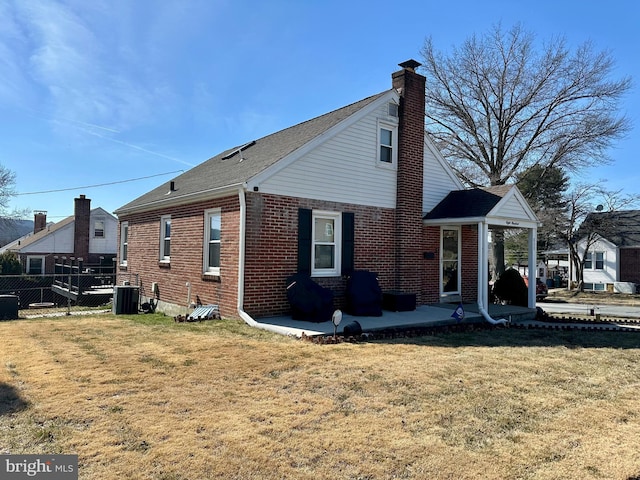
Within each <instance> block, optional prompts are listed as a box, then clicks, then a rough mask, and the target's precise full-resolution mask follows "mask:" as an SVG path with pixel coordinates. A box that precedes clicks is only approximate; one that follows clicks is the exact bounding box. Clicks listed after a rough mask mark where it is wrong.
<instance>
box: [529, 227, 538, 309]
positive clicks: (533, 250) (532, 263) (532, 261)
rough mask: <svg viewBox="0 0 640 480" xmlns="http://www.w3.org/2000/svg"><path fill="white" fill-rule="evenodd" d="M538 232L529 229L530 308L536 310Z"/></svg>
mask: <svg viewBox="0 0 640 480" xmlns="http://www.w3.org/2000/svg"><path fill="white" fill-rule="evenodd" d="M537 244H538V232H537V230H536V229H535V228H530V229H529V275H528V277H529V298H528V302H527V303H528V304H529V305H528V306H529V308H536V279H537V278H538V262H537V258H536V257H537V256H538V248H537Z"/></svg>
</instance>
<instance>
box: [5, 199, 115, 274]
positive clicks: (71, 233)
mask: <svg viewBox="0 0 640 480" xmlns="http://www.w3.org/2000/svg"><path fill="white" fill-rule="evenodd" d="M74 202H75V203H74V215H72V216H70V217H67V218H65V219H64V220H61V221H60V222H57V223H47V213H46V212H44V211H37V212H35V213H34V231H33V233H30V234H28V235H25V236H24V237H22V238H19V239H18V240H15V241H13V242H11V243H9V244H8V245H5V246H4V247H2V248H0V253H2V252H5V251H11V252H15V253H16V254H17V255H18V257H19V259H20V262H21V264H22V269H23V272H24V273H27V274H29V275H44V274H51V273H54V270H55V263H56V258H57V259H58V261H59V262H62V261H63V260H62V258H63V257H64V258H65V262H66V263H68V264H71V263H72V260H71V259H72V258H73V263H74V265H77V264H78V261H79V259H82V262H83V265H84V266H86V267H89V266H98V265H101V266H108V267H111V268H113V259H114V258H115V256H116V253H117V250H118V238H117V235H118V220H117V219H116V217H114V216H113V215H111V214H110V213H109V212H107V211H105V210H104V209H102V208H94V209H91V200H90V199H88V198H86V197H85V196H84V195H80V197H79V198H76V199H75V200H74Z"/></svg>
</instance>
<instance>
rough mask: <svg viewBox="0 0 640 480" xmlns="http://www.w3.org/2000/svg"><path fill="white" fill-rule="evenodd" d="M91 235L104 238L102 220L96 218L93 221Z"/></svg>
mask: <svg viewBox="0 0 640 480" xmlns="http://www.w3.org/2000/svg"><path fill="white" fill-rule="evenodd" d="M93 236H94V237H96V238H104V220H96V221H95V222H94V223H93Z"/></svg>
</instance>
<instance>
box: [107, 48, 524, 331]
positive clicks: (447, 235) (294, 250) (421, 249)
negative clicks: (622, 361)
mask: <svg viewBox="0 0 640 480" xmlns="http://www.w3.org/2000/svg"><path fill="white" fill-rule="evenodd" d="M400 66H401V67H402V68H401V70H399V71H397V72H395V73H393V74H392V88H391V89H390V90H387V91H384V92H382V93H379V94H377V95H373V96H371V97H368V98H365V99H363V100H360V101H358V102H356V103H353V104H351V105H348V106H346V107H343V108H340V109H338V110H335V111H332V112H330V113H327V114H325V115H322V116H320V117H317V118H314V119H311V120H309V121H306V122H303V123H301V124H298V125H295V126H293V127H290V128H287V129H285V130H282V131H279V132H276V133H274V134H271V135H268V136H266V137H263V138H260V139H257V140H254V141H250V142H248V143H245V144H244V145H241V146H238V147H234V148H231V149H230V150H227V151H225V152H222V153H221V154H219V155H217V156H215V157H213V158H211V159H209V160H207V161H205V162H204V163H201V164H200V165H197V166H196V167H194V168H193V169H191V170H189V171H187V172H185V173H183V174H181V175H180V176H178V177H176V178H174V179H173V180H171V181H170V182H167V183H165V184H164V185H161V186H160V187H158V188H156V189H154V190H152V191H150V192H148V193H145V194H143V195H142V196H140V197H138V198H136V199H135V200H133V201H131V202H129V203H127V204H126V205H123V206H122V207H120V208H118V209H117V210H116V211H115V214H116V215H117V216H118V218H119V221H120V234H119V235H120V249H119V259H118V265H119V268H120V271H121V272H123V273H124V272H126V273H127V274H129V275H131V274H134V275H137V276H138V278H139V281H140V287H141V294H142V297H143V298H150V297H156V299H157V301H158V309H159V310H160V311H164V312H166V313H168V314H173V315H176V314H178V313H185V309H188V308H189V307H190V306H193V304H194V303H196V302H197V301H198V300H199V301H200V302H202V303H203V304H208V303H211V304H217V305H219V308H220V313H221V315H222V316H223V317H238V316H239V317H242V318H245V320H247V319H251V318H262V317H268V316H275V315H283V314H286V313H287V312H288V309H289V305H288V302H287V298H286V292H285V287H286V279H287V277H288V276H290V275H292V274H293V273H296V272H305V273H309V274H310V275H311V277H312V278H313V279H314V280H315V281H316V282H317V283H319V284H320V285H322V286H324V287H327V288H330V289H331V290H332V291H333V292H334V298H335V306H336V308H339V307H341V306H342V305H343V302H344V289H345V284H346V277H347V276H348V275H349V274H350V272H352V271H353V270H369V271H373V272H376V273H377V274H378V278H379V282H380V286H381V288H382V289H383V290H393V291H400V292H407V293H411V294H415V296H416V302H417V304H426V303H435V302H441V301H445V300H451V299H453V298H455V299H456V301H457V300H463V301H469V302H476V301H477V302H478V303H481V305H486V304H487V299H488V291H487V290H488V278H487V275H488V273H487V270H488V268H487V265H488V262H487V240H486V239H487V237H488V228H489V225H499V226H504V227H507V226H510V227H513V226H519V227H522V228H527V229H529V232H530V235H529V236H530V249H531V250H532V252H533V258H534V259H535V232H536V225H537V220H536V218H535V215H534V214H533V212H532V211H531V209H530V208H529V207H528V205H527V204H526V201H524V199H523V198H522V195H521V194H520V192H519V191H518V190H517V188H515V187H511V188H510V187H502V188H499V189H497V190H496V189H488V190H482V189H474V190H465V189H464V187H463V185H462V183H461V182H460V180H459V179H458V178H457V177H456V175H455V174H454V173H453V171H452V170H451V169H450V168H449V167H448V165H447V164H446V162H445V160H444V159H443V158H442V156H441V155H440V153H439V152H438V150H437V149H436V148H435V146H434V144H433V143H432V142H431V140H430V139H429V137H428V136H427V134H426V133H425V128H424V112H425V110H424V109H425V78H424V77H423V76H421V75H419V74H418V73H416V72H415V68H416V67H417V66H419V63H417V62H415V61H413V60H410V61H407V62H404V63H402V64H400ZM459 202H464V205H465V208H460V205H459ZM458 273H459V274H458ZM152 289H153V291H152ZM530 293H531V292H530ZM530 298H532V299H533V300H531V301H530V303H531V302H533V303H531V305H534V304H535V303H534V302H535V292H534V293H533V296H532V297H531V295H530ZM482 302H484V303H482Z"/></svg>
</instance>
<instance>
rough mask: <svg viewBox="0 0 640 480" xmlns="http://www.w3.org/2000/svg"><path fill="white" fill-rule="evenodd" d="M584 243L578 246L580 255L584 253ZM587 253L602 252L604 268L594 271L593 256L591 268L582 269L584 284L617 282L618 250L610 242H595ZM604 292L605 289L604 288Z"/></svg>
mask: <svg viewBox="0 0 640 480" xmlns="http://www.w3.org/2000/svg"><path fill="white" fill-rule="evenodd" d="M584 246H585V245H584V242H582V244H581V245H580V244H579V246H578V248H579V251H580V255H582V253H583V252H584ZM589 251H590V252H592V253H595V252H603V253H604V268H603V269H602V270H596V268H595V266H596V262H595V255H593V262H592V267H591V268H589V269H587V268H585V269H584V281H585V283H603V284H605V285H606V284H607V283H613V282H615V281H617V280H618V275H617V271H618V249H617V248H616V246H615V245H614V244H612V243H611V242H609V241H607V240H605V239H600V240H598V241H596V242H595V243H594V244H593V245H592V246H591V247H589ZM604 288H605V290H606V287H604Z"/></svg>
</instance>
